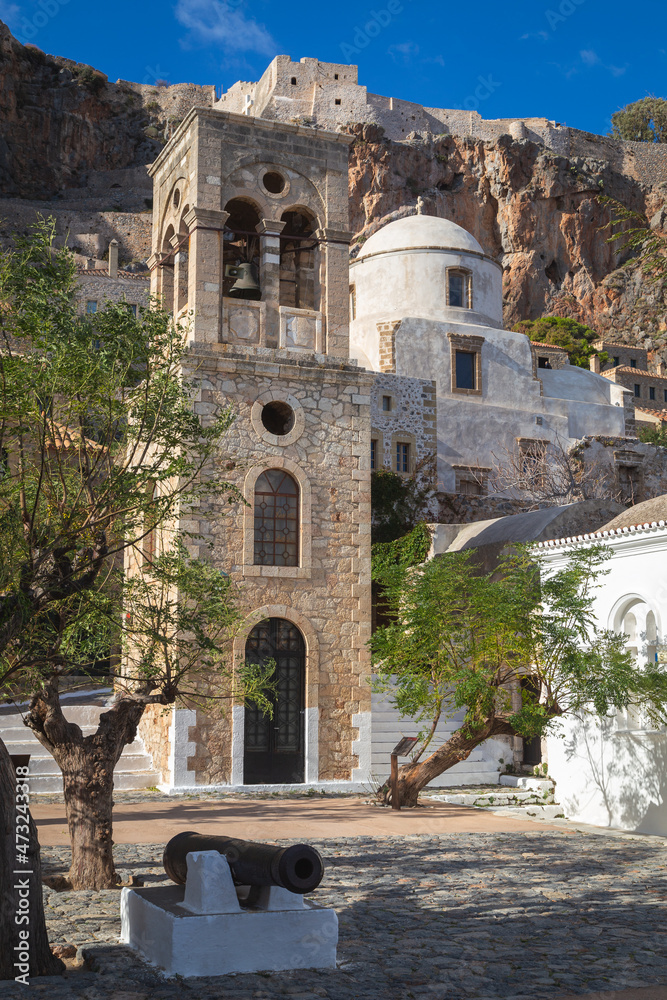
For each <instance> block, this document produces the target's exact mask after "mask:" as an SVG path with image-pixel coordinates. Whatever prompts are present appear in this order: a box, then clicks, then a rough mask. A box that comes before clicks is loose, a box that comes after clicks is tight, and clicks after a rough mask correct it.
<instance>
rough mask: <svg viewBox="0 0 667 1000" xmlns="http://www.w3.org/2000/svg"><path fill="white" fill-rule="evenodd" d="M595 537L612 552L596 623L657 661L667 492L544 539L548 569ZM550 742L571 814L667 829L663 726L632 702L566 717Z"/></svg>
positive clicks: (559, 789) (665, 571)
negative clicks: (584, 528) (605, 520)
mask: <svg viewBox="0 0 667 1000" xmlns="http://www.w3.org/2000/svg"><path fill="white" fill-rule="evenodd" d="M594 543H603V544H604V545H606V546H608V547H609V548H610V550H611V553H612V556H611V560H610V562H609V564H608V566H609V569H610V572H609V573H608V575H607V576H605V577H603V578H602V580H601V581H600V583H601V585H600V587H599V589H598V591H597V594H596V597H595V614H596V617H597V621H598V625H599V626H600V627H602V628H608V629H613V630H614V631H615V632H618V633H621V632H624V633H625V634H626V635H627V642H628V648H629V649H631V650H632V652H633V654H634V655H635V657H636V658H637V662H638V663H640V664H645V663H647V662H650V661H655V658H656V653H657V652H658V651H659V650H660V649H661V644H662V643H663V642H664V635H665V631H664V630H665V624H666V623H667V496H662V497H657V498H655V499H653V500H647V501H646V502H645V503H641V504H638V505H637V506H636V507H631V508H630V509H629V510H627V511H625V512H624V513H623V514H621V515H619V516H618V517H616V518H614V520H613V521H610V522H609V524H608V525H606V526H605V527H604V528H602V529H600V531H597V532H595V533H594V534H591V535H579V536H577V537H575V538H561V539H559V540H557V541H550V542H544V543H543V545H542V550H543V551H545V555H546V560H547V567H548V570H551V569H553V570H554V571H556V570H558V569H559V568H561V567H562V566H563V564H564V562H565V561H566V559H567V557H568V555H569V554H570V553H571V552H572V551H573V550H574V549H577V548H582V547H584V546H587V545H591V544H594ZM664 648H665V647H664V645H662V649H664ZM666 669H667V665H666ZM547 749H548V760H549V774H550V775H551V777H553V778H554V779H555V781H556V797H557V800H558V801H559V802H560V803H561V804H562V806H563V811H564V813H565V815H566V816H567V817H568V818H569V819H574V820H579V821H580V822H586V823H592V824H594V825H596V826H609V827H619V828H621V829H623V830H633V831H636V832H639V833H651V834H659V835H661V836H666V835H667V730H666V729H665V728H664V727H663V728H658V729H656V728H655V727H653V726H652V725H651V723H650V722H649V720H648V719H647V718H646V717H645V716H644V715H643V713H642V712H641V711H639V710H633V709H632V708H630V709H629V710H628V711H625V712H619V713H617V714H613V715H611V716H609V717H608V718H604V719H601V720H599V721H596V720H594V719H593V718H591V717H586V718H584V717H580V718H576V717H570V718H568V717H566V718H565V720H564V721H563V726H562V730H561V735H560V737H557V736H549V737H548V739H547Z"/></svg>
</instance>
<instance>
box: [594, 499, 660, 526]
mask: <svg viewBox="0 0 667 1000" xmlns="http://www.w3.org/2000/svg"><path fill="white" fill-rule="evenodd" d="M654 521H667V494H663V495H662V496H660V497H653V499H652V500H644V502H643V503H637V504H635V505H634V507H628V509H627V510H624V511H623V513H622V514H619V515H618V517H615V518H614V519H613V521H609V523H608V524H605V525H604V526H603V527H602V528H598V531H612V530H614V529H615V528H629V527H631V526H632V525H634V524H653V522H654Z"/></svg>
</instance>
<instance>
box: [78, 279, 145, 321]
mask: <svg viewBox="0 0 667 1000" xmlns="http://www.w3.org/2000/svg"><path fill="white" fill-rule="evenodd" d="M149 294H150V278H149V277H148V276H147V275H134V274H130V273H129V272H126V273H125V274H123V273H122V272H121V273H119V276H118V278H110V277H109V274H108V273H105V272H103V271H102V272H101V273H100V269H95V270H93V271H79V274H78V278H77V292H76V299H77V302H78V308H79V312H81V313H85V312H86V303H87V302H91V301H92V302H97V308H98V309H99V310H101V309H103V308H104V303H105V302H106V301H107V300H109V301H111V302H127V303H128V304H130V305H136V306H145V307H147V306H148V299H149Z"/></svg>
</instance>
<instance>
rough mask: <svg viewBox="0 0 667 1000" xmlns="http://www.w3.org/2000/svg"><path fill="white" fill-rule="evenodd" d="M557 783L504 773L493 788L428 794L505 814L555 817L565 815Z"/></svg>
mask: <svg viewBox="0 0 667 1000" xmlns="http://www.w3.org/2000/svg"><path fill="white" fill-rule="evenodd" d="M554 793H555V785H554V783H553V781H552V780H551V778H533V777H530V776H528V775H514V774H501V775H500V784H499V785H496V786H494V787H492V788H488V787H487V788H475V789H470V790H469V791H467V792H451V791H447V792H442V793H438V794H435V795H429V799H430V800H431V801H435V802H448V803H450V804H451V805H458V806H471V807H473V808H475V809H489V810H491V811H493V812H494V813H498V814H499V815H506V816H529V817H533V818H536V819H537V818H541V819H556V818H557V817H559V816H562V815H563V810H562V808H561V807H560V806H559V805H558V804H557V803H556V800H555V796H554Z"/></svg>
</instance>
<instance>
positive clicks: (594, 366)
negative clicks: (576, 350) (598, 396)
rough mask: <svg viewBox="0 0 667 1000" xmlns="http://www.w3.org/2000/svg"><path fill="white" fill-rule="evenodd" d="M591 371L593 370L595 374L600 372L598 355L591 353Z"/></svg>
mask: <svg viewBox="0 0 667 1000" xmlns="http://www.w3.org/2000/svg"><path fill="white" fill-rule="evenodd" d="M590 366H591V371H592V372H595V373H596V374H597V375H599V374H600V355H599V354H593V355H592V356H591V360H590Z"/></svg>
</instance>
